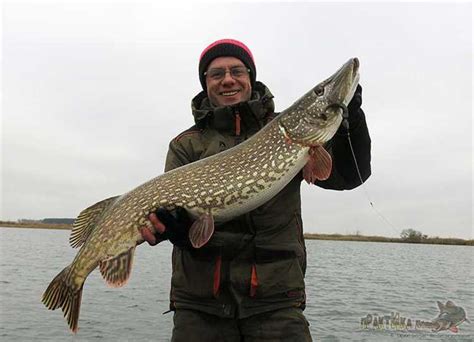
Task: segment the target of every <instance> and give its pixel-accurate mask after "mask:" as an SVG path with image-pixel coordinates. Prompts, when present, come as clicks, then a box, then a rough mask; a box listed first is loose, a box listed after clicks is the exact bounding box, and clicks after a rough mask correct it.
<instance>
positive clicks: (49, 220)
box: [41, 218, 74, 224]
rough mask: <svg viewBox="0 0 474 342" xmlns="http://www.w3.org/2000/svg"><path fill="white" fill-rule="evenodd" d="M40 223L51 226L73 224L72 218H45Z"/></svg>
mask: <svg viewBox="0 0 474 342" xmlns="http://www.w3.org/2000/svg"><path fill="white" fill-rule="evenodd" d="M41 222H42V223H51V224H73V223H74V219H73V218H45V219H43V220H41Z"/></svg>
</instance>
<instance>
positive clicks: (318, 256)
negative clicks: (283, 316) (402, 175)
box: [0, 228, 474, 341]
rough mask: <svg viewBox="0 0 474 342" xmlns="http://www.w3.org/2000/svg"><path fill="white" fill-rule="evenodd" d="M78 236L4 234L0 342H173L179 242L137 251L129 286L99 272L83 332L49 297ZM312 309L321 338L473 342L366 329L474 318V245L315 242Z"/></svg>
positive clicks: (310, 244)
mask: <svg viewBox="0 0 474 342" xmlns="http://www.w3.org/2000/svg"><path fill="white" fill-rule="evenodd" d="M68 238H69V231H62V230H43V229H9V228H2V229H0V258H1V259H0V340H1V341H33V340H35V341H68V340H69V341H128V340H134V341H167V340H169V338H170V335H171V329H172V318H173V314H172V313H169V314H165V315H162V312H164V311H166V310H168V294H169V282H170V274H171V266H170V264H171V260H170V255H171V245H170V244H169V243H162V244H160V245H159V246H157V247H149V246H148V245H143V246H140V247H139V248H137V251H136V255H135V264H134V269H133V271H132V276H131V279H130V281H129V283H128V284H127V285H126V286H125V287H123V288H120V289H111V288H108V287H107V286H106V285H105V283H104V281H103V280H102V278H101V276H100V274H99V272H98V271H94V272H93V273H92V274H91V275H90V276H89V277H88V279H87V281H86V284H85V286H84V292H83V297H82V306H81V316H80V319H79V327H80V330H79V333H78V334H77V335H76V336H73V335H72V334H71V333H70V332H69V330H68V328H67V325H66V322H65V320H64V319H63V317H62V312H61V311H60V310H56V311H48V310H47V309H46V308H45V307H44V306H43V304H42V303H41V301H40V299H41V295H42V293H43V291H44V290H45V288H46V287H47V285H48V284H49V282H50V281H51V280H52V279H53V277H54V276H55V275H56V274H57V273H58V272H59V271H60V270H61V269H63V268H64V267H65V266H66V265H67V264H68V263H69V262H70V261H71V260H72V259H73V257H74V255H75V253H76V250H74V249H72V248H70V247H69V245H68ZM307 251H308V270H307V276H306V284H307V297H308V303H307V309H306V310H305V314H306V317H307V319H308V320H309V322H310V324H311V326H310V328H311V333H312V336H313V339H314V340H323V341H385V340H387V341H398V340H400V339H403V340H407V339H408V340H412V341H420V340H423V341H424V340H432V341H440V340H446V341H472V340H473V339H474V322H473V323H471V324H469V323H463V324H461V326H460V332H459V333H457V334H454V333H451V332H440V333H431V332H429V331H426V330H425V331H414V332H413V331H412V332H406V331H395V330H381V331H376V330H373V329H372V330H365V329H362V328H361V325H360V320H361V318H362V317H365V316H366V315H367V314H369V313H370V314H375V313H377V314H379V315H390V314H391V312H399V313H400V315H401V316H404V317H409V318H412V319H420V320H424V321H429V320H431V319H433V318H434V317H436V315H437V314H438V308H437V306H436V301H437V300H439V301H441V302H443V303H444V302H446V301H447V300H452V301H454V302H455V303H456V304H457V305H459V306H462V307H463V308H464V309H465V310H466V312H467V316H468V317H471V319H473V321H474V286H473V284H474V281H473V280H474V277H473V266H474V249H473V248H472V247H467V246H438V245H411V244H386V243H368V242H367V243H366V242H335V241H315V240H309V241H307Z"/></svg>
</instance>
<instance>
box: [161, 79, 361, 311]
mask: <svg viewBox="0 0 474 342" xmlns="http://www.w3.org/2000/svg"><path fill="white" fill-rule="evenodd" d="M192 111H193V115H194V120H195V123H196V124H195V125H194V126H192V127H191V128H190V129H188V130H186V131H184V132H183V133H181V134H180V135H178V136H177V137H176V138H174V139H173V140H172V141H171V143H170V146H169V151H168V155H167V158H166V167H165V171H169V170H172V169H174V168H176V167H179V166H182V165H185V164H188V163H191V162H194V161H196V160H199V159H202V158H205V157H208V156H211V155H213V154H216V153H219V152H221V151H223V150H226V149H228V148H231V147H233V146H235V145H237V144H239V143H240V142H242V141H243V140H245V139H247V138H249V137H250V136H252V135H253V134H255V133H256V132H257V131H258V130H259V129H260V128H262V127H263V126H264V125H265V124H266V123H268V122H269V121H270V120H271V119H272V118H273V117H274V116H275V114H274V103H273V95H272V94H271V93H270V91H269V90H268V88H266V87H265V85H263V84H262V83H260V82H257V83H256V85H255V87H254V91H253V95H252V99H251V100H250V101H248V102H245V103H240V104H237V105H234V106H231V107H220V108H213V107H212V106H211V105H210V103H209V99H208V98H207V96H206V93H204V92H201V93H199V94H198V95H197V96H196V97H195V98H194V99H193V101H192ZM359 111H360V113H358V115H359V116H360V117H359V118H358V119H357V120H352V119H351V121H353V122H351V127H354V131H353V132H351V133H352V139H353V144H354V146H355V150H356V154H358V159H360V160H358V162H359V164H360V168H361V173H362V175H363V178H364V180H365V179H366V178H367V177H368V176H369V175H370V138H369V135H368V131H367V126H366V124H365V117H364V114H363V112H362V111H361V110H359ZM359 135H361V137H362V138H359ZM359 142H362V143H359ZM345 145H347V143H346V142H345V137H343V136H342V134H341V136H336V137H335V138H333V141H331V142H330V143H329V144H328V149H329V151H330V153H332V154H333V157H334V167H333V169H334V170H333V172H332V174H331V176H330V178H329V179H328V180H326V181H324V182H320V183H319V184H317V185H319V186H321V187H324V188H330V189H338V190H343V189H350V188H353V187H355V186H357V185H359V184H360V181H359V180H358V176H357V173H356V171H355V168H354V167H353V164H351V163H353V162H352V156H351V154H350V153H351V152H350V150H348V149H347V146H345ZM338 154H339V155H338ZM339 159H340V160H339ZM345 159H348V161H347V160H345ZM348 165H352V169H350V168H349V167H347V166H348ZM301 181H302V176H301V174H300V175H298V176H296V177H295V178H294V179H293V180H292V181H291V182H290V183H289V184H288V185H287V186H286V187H285V188H284V189H283V190H282V191H281V192H280V193H279V194H277V195H276V196H275V197H274V198H272V199H271V200H270V201H268V202H267V203H265V204H264V205H262V206H261V207H259V208H257V209H255V210H253V211H251V212H250V213H247V214H246V215H243V216H241V217H238V218H236V219H234V220H232V221H229V222H226V223H223V224H221V225H219V226H216V230H215V233H214V235H213V236H212V238H211V239H210V241H209V242H208V243H207V245H205V246H204V247H202V248H200V249H191V248H180V247H176V246H175V247H174V249H173V257H172V268H173V274H172V280H171V295H170V299H171V308H172V309H174V308H177V309H179V308H186V309H194V310H199V311H203V312H206V313H210V314H214V315H218V316H221V317H233V318H245V317H248V316H251V315H254V314H258V313H262V312H266V311H270V310H275V309H279V308H284V307H289V306H298V307H303V308H304V303H305V292H304V289H305V284H304V275H305V271H306V248H305V243H304V238H303V224H302V220H301V197H300V184H301Z"/></svg>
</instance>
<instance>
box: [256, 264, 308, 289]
mask: <svg viewBox="0 0 474 342" xmlns="http://www.w3.org/2000/svg"><path fill="white" fill-rule="evenodd" d="M255 268H256V273H257V274H256V277H257V279H258V287H257V289H256V296H255V297H256V298H265V297H271V296H274V295H280V294H281V295H286V294H287V293H288V292H291V291H299V290H303V289H304V279H303V271H302V270H301V266H300V263H299V262H298V259H297V258H291V259H285V260H278V261H272V262H269V263H260V264H258V263H257V264H256V267H255Z"/></svg>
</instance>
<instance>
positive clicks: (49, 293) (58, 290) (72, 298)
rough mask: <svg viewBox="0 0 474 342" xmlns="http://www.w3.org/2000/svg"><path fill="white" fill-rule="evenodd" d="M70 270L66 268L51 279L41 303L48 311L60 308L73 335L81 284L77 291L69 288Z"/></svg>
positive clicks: (78, 308) (80, 296) (77, 319)
mask: <svg viewBox="0 0 474 342" xmlns="http://www.w3.org/2000/svg"><path fill="white" fill-rule="evenodd" d="M70 268H71V266H67V267H66V268H65V269H63V270H62V271H61V272H60V273H59V274H58V275H57V276H56V277H55V278H54V279H53V281H52V282H51V283H50V284H49V286H48V288H47V289H46V291H45V292H44V294H43V298H42V300H41V301H42V302H43V304H44V305H45V306H46V307H47V308H48V309H49V310H56V309H57V308H61V309H62V311H63V313H64V317H65V318H66V320H67V322H68V324H69V328H70V329H71V331H72V332H73V333H76V332H77V330H78V321H79V311H80V309H81V299H82V287H83V283H82V284H81V286H80V287H79V289H78V290H77V289H75V288H73V287H72V286H71V281H70V277H71V276H70V272H69V271H70Z"/></svg>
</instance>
